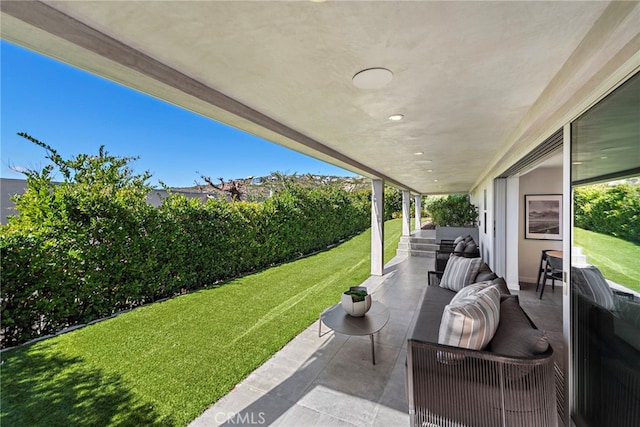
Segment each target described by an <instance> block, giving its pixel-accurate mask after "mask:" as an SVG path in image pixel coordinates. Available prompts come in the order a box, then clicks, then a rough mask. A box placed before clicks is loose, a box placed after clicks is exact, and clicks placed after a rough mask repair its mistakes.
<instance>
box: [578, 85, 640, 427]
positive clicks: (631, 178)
mask: <svg viewBox="0 0 640 427" xmlns="http://www.w3.org/2000/svg"><path fill="white" fill-rule="evenodd" d="M571 183H572V194H573V212H572V215H573V225H574V226H573V228H572V236H571V237H572V257H571V258H572V261H571V272H570V277H571V285H570V313H571V316H570V325H571V334H570V338H571V354H570V369H571V379H572V392H571V417H572V419H573V421H574V422H575V424H576V425H577V426H578V427H583V426H586V427H606V426H611V427H637V426H640V74H636V75H635V76H634V77H632V78H631V79H629V80H628V81H627V82H625V83H624V84H623V85H621V86H620V87H619V88H618V89H616V90H615V91H614V92H612V93H611V94H610V95H608V96H607V97H606V98H605V99H603V100H602V101H601V102H599V103H598V104H597V105H595V106H594V107H593V108H591V109H590V110H589V111H587V112H586V113H585V114H583V115H582V116H581V117H579V118H578V119H577V120H575V121H574V122H573V123H572V124H571Z"/></svg>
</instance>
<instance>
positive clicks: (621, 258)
mask: <svg viewBox="0 0 640 427" xmlns="http://www.w3.org/2000/svg"><path fill="white" fill-rule="evenodd" d="M573 242H574V245H576V246H580V247H581V248H582V250H583V253H584V254H585V255H587V262H588V263H589V264H593V265H595V266H596V267H598V268H599V269H600V271H602V274H603V275H604V276H605V277H606V278H607V279H609V280H612V281H614V282H616V283H619V284H621V285H624V286H626V287H627V288H630V289H634V290H636V291H639V292H640V267H639V265H638V260H640V246H638V245H636V244H634V243H631V242H627V241H626V240H621V239H617V238H615V237H612V236H606V235H604V234H599V233H594V232H592V231H587V230H583V229H581V228H578V227H574V228H573Z"/></svg>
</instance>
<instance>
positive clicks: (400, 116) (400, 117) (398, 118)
mask: <svg viewBox="0 0 640 427" xmlns="http://www.w3.org/2000/svg"><path fill="white" fill-rule="evenodd" d="M403 117H404V116H403V115H402V114H393V115H391V116H389V120H393V121H394V122H397V121H398V120H402V119H403Z"/></svg>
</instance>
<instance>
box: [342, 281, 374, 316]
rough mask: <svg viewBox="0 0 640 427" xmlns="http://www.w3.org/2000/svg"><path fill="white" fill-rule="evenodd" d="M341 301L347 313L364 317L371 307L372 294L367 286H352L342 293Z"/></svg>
mask: <svg viewBox="0 0 640 427" xmlns="http://www.w3.org/2000/svg"><path fill="white" fill-rule="evenodd" d="M340 302H341V304H342V308H343V309H344V310H345V311H346V312H347V314H349V315H351V316H354V317H362V316H364V315H365V313H366V312H367V311H369V309H370V308H371V295H369V294H368V293H367V288H366V287H365V286H352V287H350V288H349V290H348V291H345V292H344V293H343V294H342V299H341V300H340Z"/></svg>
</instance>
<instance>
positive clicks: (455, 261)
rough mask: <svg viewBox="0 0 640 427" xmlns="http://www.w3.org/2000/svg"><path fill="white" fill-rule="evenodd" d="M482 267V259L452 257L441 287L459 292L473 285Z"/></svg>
mask: <svg viewBox="0 0 640 427" xmlns="http://www.w3.org/2000/svg"><path fill="white" fill-rule="evenodd" d="M481 266H482V258H464V257H460V256H452V257H451V258H449V261H448V262H447V266H446V267H445V268H444V273H443V274H442V279H441V280H440V287H441V288H446V289H450V290H452V291H456V292H458V291H459V290H461V289H462V288H464V287H465V286H467V285H469V284H471V283H472V281H473V279H475V277H476V276H477V275H478V271H479V270H480V267H481Z"/></svg>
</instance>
